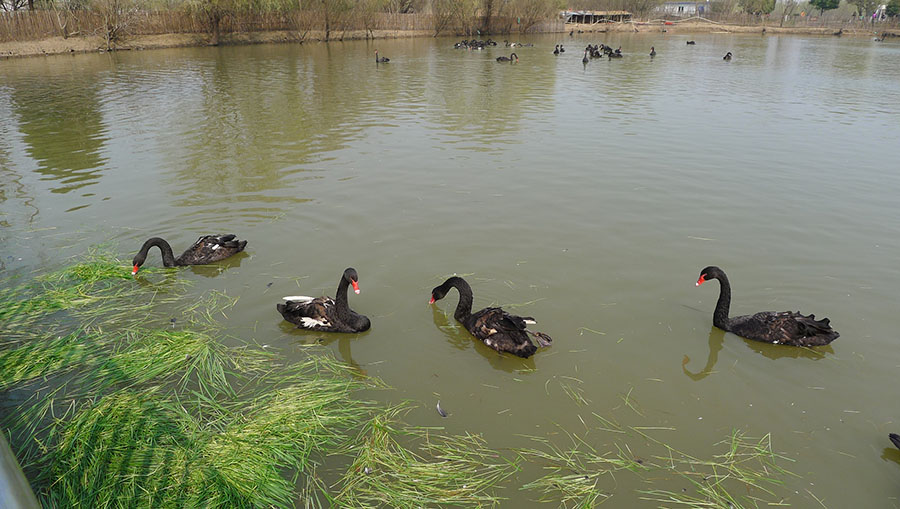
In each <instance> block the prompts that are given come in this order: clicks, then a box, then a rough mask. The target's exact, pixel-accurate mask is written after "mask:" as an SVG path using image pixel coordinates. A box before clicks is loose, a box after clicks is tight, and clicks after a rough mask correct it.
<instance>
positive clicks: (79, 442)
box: [0, 251, 791, 508]
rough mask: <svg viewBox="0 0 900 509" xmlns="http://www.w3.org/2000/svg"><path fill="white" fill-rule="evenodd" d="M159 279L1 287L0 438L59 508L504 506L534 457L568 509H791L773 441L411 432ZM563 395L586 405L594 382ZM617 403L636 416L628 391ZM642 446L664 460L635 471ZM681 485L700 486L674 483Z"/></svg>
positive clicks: (97, 258) (565, 382)
mask: <svg viewBox="0 0 900 509" xmlns="http://www.w3.org/2000/svg"><path fill="white" fill-rule="evenodd" d="M156 273H161V274H164V278H163V279H162V281H157V282H148V280H147V279H146V278H139V279H134V278H132V277H131V274H130V265H129V264H128V263H127V262H124V261H122V260H118V259H116V258H115V257H114V256H112V255H109V254H105V253H103V252H99V251H95V252H91V253H89V254H88V255H87V256H85V257H83V258H82V259H80V260H78V261H77V262H76V263H73V264H72V265H71V266H69V267H65V268H63V269H60V270H58V271H55V272H52V273H50V274H47V275H43V276H39V277H37V278H35V279H34V280H32V281H31V282H27V283H19V284H16V285H8V286H4V287H3V288H2V289H0V398H2V400H3V401H2V404H3V409H4V412H3V413H2V414H0V427H2V429H3V432H5V433H7V435H8V436H9V437H10V438H11V440H10V442H11V444H13V447H14V449H15V451H16V453H17V455H18V458H19V460H20V463H21V464H22V466H23V468H24V469H25V471H26V473H27V474H28V476H29V479H31V480H32V483H33V486H34V487H35V489H36V492H37V493H38V495H39V497H40V499H41V501H42V503H43V504H44V505H45V506H47V507H195V506H203V507H223V508H224V507H292V506H293V507H311V508H319V507H371V506H383V507H410V508H412V507H432V506H495V505H499V504H500V503H501V501H502V498H501V497H500V494H501V493H502V491H501V490H502V489H503V486H504V484H506V483H507V482H509V481H510V478H511V476H512V475H514V474H515V473H516V472H518V471H519V467H520V465H521V464H522V463H523V462H532V463H536V464H539V465H540V466H541V467H542V468H543V472H542V475H541V476H539V477H538V478H537V479H533V480H525V481H523V482H524V484H523V485H522V486H520V488H521V489H523V490H528V491H531V492H535V493H537V497H538V498H539V499H540V500H541V501H545V502H551V503H552V502H556V503H559V504H560V505H562V506H564V507H593V506H595V505H598V504H600V503H602V502H603V501H604V500H606V499H607V498H609V497H610V496H612V495H614V493H615V490H616V488H617V481H618V479H617V476H624V475H638V476H640V477H641V479H642V480H644V482H650V483H651V486H650V488H648V489H645V490H641V491H640V492H639V496H640V497H641V498H643V499H645V500H647V501H652V502H654V503H656V504H659V505H660V506H663V507H679V506H684V507H755V506H762V505H766V504H768V505H779V504H780V501H779V500H778V499H777V497H776V495H775V494H776V491H777V488H778V486H780V484H781V482H782V481H781V480H780V479H781V478H783V477H784V476H786V475H791V474H790V473H789V472H787V471H786V470H783V469H782V468H781V467H779V465H778V464H777V463H778V462H780V460H782V459H785V458H782V457H780V456H778V455H777V454H775V453H773V452H772V447H771V441H770V439H769V437H768V436H766V437H763V439H760V440H752V439H749V438H748V437H746V436H744V435H743V434H741V433H739V432H735V433H734V434H733V435H732V436H731V437H730V438H729V440H728V441H725V442H723V443H721V444H717V445H720V446H723V447H724V452H723V453H721V454H718V455H716V456H714V457H712V458H710V459H699V458H697V457H694V456H690V455H688V454H685V453H683V452H680V451H677V450H676V449H674V448H672V447H670V446H668V445H666V444H664V443H662V442H660V441H658V440H655V439H654V438H652V437H651V436H649V435H647V434H646V433H645V432H648V431H649V430H651V429H655V428H651V427H632V428H624V427H622V426H620V425H619V424H617V423H616V422H614V421H613V420H610V419H605V418H603V417H601V416H599V415H596V414H594V415H595V417H597V418H598V419H599V422H600V426H599V427H597V428H596V429H598V430H602V431H603V432H604V433H606V432H609V433H612V434H613V435H612V436H613V437H614V438H615V441H613V442H611V443H607V444H606V445H604V446H603V447H600V446H599V444H597V443H594V442H588V441H587V440H586V439H585V438H584V437H579V436H577V435H574V434H572V433H567V432H564V433H562V434H559V433H556V434H555V435H556V436H555V437H554V440H558V438H556V437H565V439H566V442H565V445H562V446H561V445H557V444H556V442H555V441H552V440H550V439H549V438H546V437H534V438H533V440H534V442H535V444H536V446H535V447H534V448H529V449H520V450H517V451H514V453H513V454H512V455H508V454H507V455H504V454H501V453H499V452H498V451H496V450H493V449H491V448H490V447H489V446H488V444H487V443H486V442H485V440H484V439H483V438H481V437H480V436H478V435H470V434H463V435H453V434H448V433H446V432H445V431H444V430H443V429H442V428H422V427H415V426H410V425H408V424H405V423H404V421H403V418H404V415H405V413H406V411H407V410H408V409H409V407H408V406H405V405H401V406H396V407H391V408H384V407H383V406H379V405H376V404H374V403H371V402H367V401H364V400H362V399H361V398H360V397H359V394H360V391H363V390H365V389H372V388H376V389H382V388H384V385H383V383H381V382H380V381H378V380H377V379H373V378H366V377H361V376H360V375H359V373H358V372H356V371H354V370H353V368H352V367H350V366H346V365H344V364H342V363H340V362H338V361H337V360H335V359H334V358H333V357H332V356H330V355H328V354H323V350H322V349H321V348H318V347H310V348H309V349H308V350H307V353H308V359H307V360H305V361H303V362H296V363H286V362H284V361H283V360H282V359H281V358H279V356H278V355H276V354H273V353H270V352H267V351H264V350H262V349H261V348H260V347H258V346H254V345H245V346H238V347H234V346H226V345H225V342H223V338H224V331H223V330H222V327H221V325H220V318H221V317H223V316H225V317H227V315H226V313H227V312H228V309H230V307H232V306H234V305H235V303H236V302H237V299H235V298H233V297H230V296H228V295H225V294H222V293H217V292H208V293H206V294H205V295H204V296H202V297H201V298H199V299H192V303H191V304H187V305H186V304H185V303H184V302H183V300H184V299H183V296H184V292H183V289H184V288H185V287H186V284H185V283H184V281H183V280H181V279H179V278H178V273H177V271H173V270H171V269H152V268H148V269H147V270H145V271H142V274H150V275H154V274H156ZM153 279H157V278H153ZM173 316H174V317H176V318H177V320H175V321H171V322H170V318H172V317H173ZM236 340H237V338H228V341H227V343H235V342H236ZM548 382H549V381H548ZM559 383H560V386H561V388H562V390H563V392H565V393H566V394H567V395H568V396H569V397H570V398H571V399H572V400H573V401H574V402H575V403H576V404H577V405H579V406H586V405H589V404H590V401H589V400H587V398H586V397H585V395H584V391H583V389H582V385H583V384H582V382H581V380H578V379H576V378H572V377H561V379H560V381H559ZM622 400H623V402H624V404H623V408H629V409H631V410H633V411H634V412H635V414H637V415H641V412H639V407H637V406H636V405H637V403H636V402H635V400H634V398H633V397H632V395H631V391H630V390H629V391H628V393H627V394H625V395H623V396H622ZM582 423H584V420H582ZM585 426H586V427H587V424H585ZM635 440H639V441H640V442H641V445H642V450H646V446H647V445H648V444H650V446H651V447H655V448H657V450H658V451H659V454H658V455H656V456H651V457H649V459H647V460H641V459H637V458H636V457H635V455H634V454H633V453H632V452H631V450H630V449H629V442H631V443H632V444H634V441H635ZM508 456H511V458H510V457H508ZM326 458H329V460H328V461H327V462H326V461H325V459H326ZM348 464H349V466H347V465H348ZM651 474H652V475H651ZM647 478H652V481H651V480H647ZM323 479H330V481H329V483H326V482H325V481H324V480H323ZM673 479H674V480H682V481H683V480H685V479H686V480H688V481H690V485H691V489H690V490H683V491H680V492H676V491H668V490H666V489H663V488H662V487H663V486H665V487H668V486H669V484H666V483H671V481H672V480H673ZM682 484H683V483H682ZM656 486H660V487H659V488H656Z"/></svg>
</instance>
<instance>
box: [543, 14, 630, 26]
mask: <svg viewBox="0 0 900 509" xmlns="http://www.w3.org/2000/svg"><path fill="white" fill-rule="evenodd" d="M559 17H560V18H562V19H564V20H565V22H566V23H583V24H586V25H591V24H594V23H619V22H622V21H631V13H630V12H628V11H562V12H560V13H559Z"/></svg>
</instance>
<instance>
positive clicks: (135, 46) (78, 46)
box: [0, 22, 900, 59]
mask: <svg viewBox="0 0 900 509" xmlns="http://www.w3.org/2000/svg"><path fill="white" fill-rule="evenodd" d="M572 30H574V31H575V32H576V33H605V32H667V33H675V34H687V33H716V32H721V33H742V34H754V33H755V34H802V35H831V36H835V35H839V36H850V37H873V36H874V35H875V32H873V31H871V30H863V29H839V28H825V27H785V28H779V27H777V26H740V25H726V24H718V23H709V22H682V23H674V24H672V25H665V24H663V23H661V22H655V23H654V22H651V23H637V22H636V23H615V24H605V25H574V24H573V25H566V27H565V31H572ZM884 34H887V35H888V36H892V37H900V30H896V29H894V30H887V31H886V32H884ZM433 35H434V32H433V31H431V30H375V31H373V32H368V33H367V32H366V31H365V30H354V31H346V32H336V33H332V34H331V37H330V40H332V41H339V40H354V39H365V38H366V37H369V38H375V39H392V38H402V37H431V36H433ZM323 40H325V33H324V32H323V31H312V32H296V31H267V32H244V33H231V34H223V35H221V36H220V38H219V43H220V45H240V44H265V43H276V42H282V43H284V42H292V43H303V42H320V41H323ZM210 41H211V39H210V35H209V34H206V33H193V34H158V35H135V36H129V37H127V38H125V39H124V40H122V41H120V42H118V43H116V44H114V45H113V46H112V49H115V50H118V51H122V50H144V49H157V48H175V47H186V46H208V45H210ZM102 51H107V44H106V40H105V39H104V38H103V37H99V36H88V37H69V38H62V37H51V38H48V39H42V40H36V41H16V42H0V59H5V58H14V57H29V56H40V55H58V54H65V53H87V52H102Z"/></svg>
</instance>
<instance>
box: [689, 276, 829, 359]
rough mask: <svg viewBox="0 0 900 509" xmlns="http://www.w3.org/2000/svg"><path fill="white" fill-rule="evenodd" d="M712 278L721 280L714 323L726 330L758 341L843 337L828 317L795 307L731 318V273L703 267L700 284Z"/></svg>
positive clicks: (806, 342) (816, 342)
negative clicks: (821, 316) (832, 325)
mask: <svg viewBox="0 0 900 509" xmlns="http://www.w3.org/2000/svg"><path fill="white" fill-rule="evenodd" d="M710 279H718V280H719V300H718V302H717V303H716V310H715V311H714V312H713V325H715V326H716V327H718V328H720V329H722V330H726V331H728V332H732V333H734V334H737V335H738V336H741V337H743V338H747V339H752V340H754V341H762V342H764V343H772V344H775V345H789V346H822V345H827V344H828V343H831V342H832V341H834V340H835V339H837V338H838V337H840V334H838V332H837V331H835V330H834V329H832V328H831V325H830V324H829V320H828V319H827V318H823V319H821V320H816V317H815V315H809V316H803V315H801V314H800V313H797V312H793V311H781V312H775V311H763V312H761V313H756V314H755V315H744V316H735V317H733V318H729V317H728V311H729V308H730V307H731V284H730V283H729V282H728V276H726V275H725V272H724V271H723V270H722V269H720V268H718V267H714V266H711V267H706V268H705V269H703V270H702V271H700V279H698V280H697V286H700V285H702V284H703V283H705V282H706V281H709V280H710Z"/></svg>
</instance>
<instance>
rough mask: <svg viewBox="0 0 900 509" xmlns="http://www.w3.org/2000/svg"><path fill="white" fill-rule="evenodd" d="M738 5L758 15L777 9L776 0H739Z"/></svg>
mask: <svg viewBox="0 0 900 509" xmlns="http://www.w3.org/2000/svg"><path fill="white" fill-rule="evenodd" d="M738 5H740V6H741V9H743V10H744V12H746V13H747V14H755V15H757V16H760V15H763V14H769V13H770V12H772V11H773V10H775V0H738Z"/></svg>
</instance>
